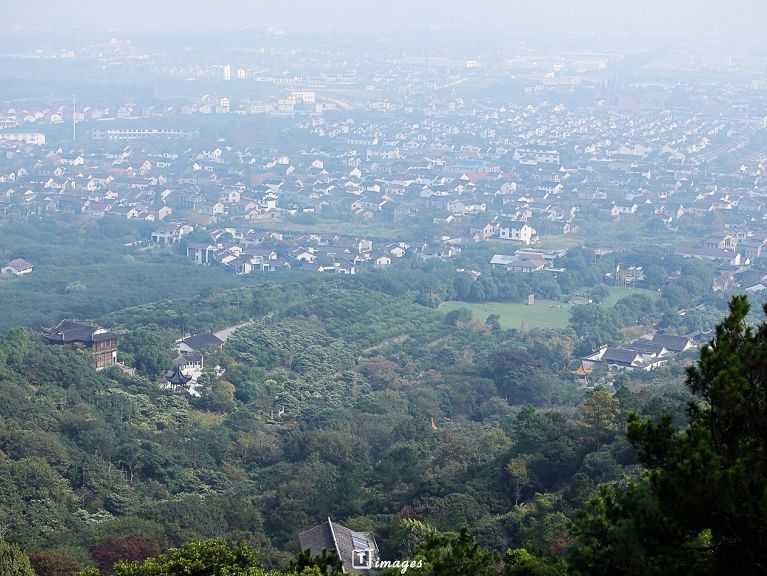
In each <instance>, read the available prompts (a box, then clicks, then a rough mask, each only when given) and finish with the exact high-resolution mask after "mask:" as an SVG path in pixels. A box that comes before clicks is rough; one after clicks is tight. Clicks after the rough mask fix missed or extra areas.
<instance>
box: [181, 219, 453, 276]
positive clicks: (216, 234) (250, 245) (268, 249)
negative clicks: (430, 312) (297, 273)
mask: <svg viewBox="0 0 767 576" xmlns="http://www.w3.org/2000/svg"><path fill="white" fill-rule="evenodd" d="M412 249H414V247H411V245H410V244H408V243H405V242H396V243H390V244H388V245H386V246H385V247H384V248H382V249H374V248H373V242H372V240H369V239H363V238H353V237H348V238H347V237H342V236H338V235H333V236H330V237H322V236H320V235H314V234H313V235H308V236H299V237H296V238H292V239H290V240H289V241H288V240H285V239H283V236H282V234H279V233H276V232H257V231H256V230H254V229H253V228H217V229H214V230H212V231H211V232H210V241H209V242H189V243H187V244H186V254H187V256H188V257H189V258H190V259H192V260H193V261H194V262H195V263H196V264H198V265H213V264H215V265H219V266H223V267H224V268H226V269H228V270H229V271H230V272H232V273H234V274H236V275H242V274H250V273H251V272H274V271H278V270H302V271H309V272H327V273H333V274H356V273H357V271H358V270H359V269H360V267H363V266H364V267H367V268H383V267H386V266H389V265H390V264H391V263H392V260H393V259H396V258H402V257H403V256H405V254H407V253H408V252H409V251H411V250H412ZM429 250H430V247H429V245H427V244H423V245H421V246H420V252H419V255H420V256H422V257H426V258H429V257H432V254H431V253H430V251H429ZM455 250H458V249H455ZM278 251H279V253H281V254H282V256H280V255H279V254H278ZM452 255H454V254H453V253H449V254H447V255H442V256H444V257H450V256H452ZM434 257H436V256H434Z"/></svg>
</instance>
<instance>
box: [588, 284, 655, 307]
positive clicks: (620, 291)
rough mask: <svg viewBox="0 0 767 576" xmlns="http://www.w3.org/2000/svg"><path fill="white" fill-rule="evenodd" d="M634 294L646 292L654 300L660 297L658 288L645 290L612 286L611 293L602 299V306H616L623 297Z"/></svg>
mask: <svg viewBox="0 0 767 576" xmlns="http://www.w3.org/2000/svg"><path fill="white" fill-rule="evenodd" d="M632 294H645V295H646V296H649V297H650V298H652V299H653V300H655V299H657V298H659V297H660V294H658V292H657V291H656V290H645V289H644V288H610V295H609V296H608V297H607V298H605V299H604V301H602V306H615V303H616V302H618V300H620V299H621V298H625V297H626V296H631V295H632Z"/></svg>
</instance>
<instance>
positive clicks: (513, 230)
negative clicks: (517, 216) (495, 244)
mask: <svg viewBox="0 0 767 576" xmlns="http://www.w3.org/2000/svg"><path fill="white" fill-rule="evenodd" d="M535 235H536V234H535V228H533V227H532V226H530V225H528V224H527V222H521V221H517V220H502V221H501V223H500V225H499V226H498V237H499V238H500V239H501V240H514V241H515V242H520V243H522V244H532V243H533V237H534V236H535Z"/></svg>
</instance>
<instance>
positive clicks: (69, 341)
mask: <svg viewBox="0 0 767 576" xmlns="http://www.w3.org/2000/svg"><path fill="white" fill-rule="evenodd" d="M42 333H43V338H45V339H46V340H47V341H48V343H49V344H63V345H64V346H68V347H70V348H74V347H75V346H76V345H78V344H79V345H81V346H85V347H86V348H87V349H88V350H89V351H90V352H91V354H92V355H93V362H94V366H95V368H96V370H101V369H102V368H106V367H108V366H111V365H112V364H116V363H117V340H118V339H119V337H120V335H119V334H118V333H117V332H111V331H109V330H105V329H104V328H99V327H98V326H92V325H90V324H84V323H82V322H75V321H73V320H62V321H61V322H59V323H58V325H56V326H54V327H53V328H43V329H42Z"/></svg>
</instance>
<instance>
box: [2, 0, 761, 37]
mask: <svg viewBox="0 0 767 576" xmlns="http://www.w3.org/2000/svg"><path fill="white" fill-rule="evenodd" d="M3 4H4V6H3V20H4V24H11V25H13V24H18V25H22V26H24V27H28V28H36V29H41V28H45V29H59V28H69V29H71V30H77V31H78V32H80V33H87V32H88V31H92V32H103V31H104V30H107V29H109V30H116V31H119V30H126V31H127V30H138V29H150V30H155V31H161V30H163V29H166V30H167V29H173V30H175V31H179V30H183V29H189V30H201V29H212V30H226V29H240V28H255V27H258V28H262V27H267V26H276V27H280V28H284V29H285V30H287V31H293V30H309V31H338V32H345V31H349V32H365V31H370V32H371V33H372V32H381V31H386V32H389V31H396V30H398V29H402V30H407V31H412V30H414V29H415V30H417V29H434V28H451V29H453V30H455V29H458V30H463V31H465V33H466V34H476V33H477V32H478V31H481V30H483V29H484V30H486V29H487V28H495V29H498V28H501V29H506V30H511V31H516V32H525V31H526V32H529V33H531V34H535V35H546V34H552V35H553V34H556V33H557V32H558V31H583V32H586V33H618V34H625V33H628V34H630V35H632V36H638V35H642V34H644V33H663V34H667V35H679V36H684V37H688V38H689V37H691V36H692V37H696V36H697V37H710V38H716V37H722V36H724V37H738V36H742V37H752V36H765V35H767V33H765V30H764V29H765V26H767V1H765V0H730V1H723V0H529V1H524V2H522V1H518V0H507V1H504V0H426V1H423V0H373V1H369V0H321V1H317V0H312V1H307V0H279V1H278V0H250V1H249V0H217V1H215V2H210V1H201V0H124V1H120V2H117V1H114V0H77V1H71V0H70V1H61V0H39V1H34V2H31V3H26V2H20V1H13V0H5V2H3Z"/></svg>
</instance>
